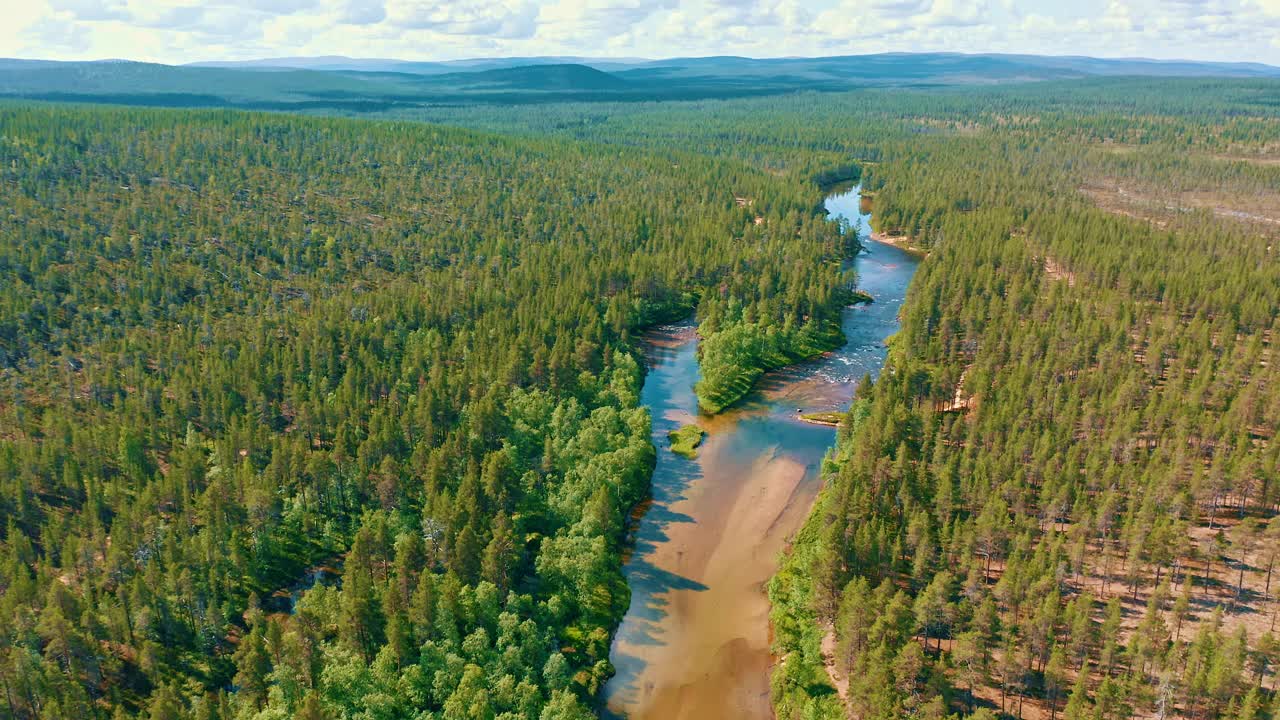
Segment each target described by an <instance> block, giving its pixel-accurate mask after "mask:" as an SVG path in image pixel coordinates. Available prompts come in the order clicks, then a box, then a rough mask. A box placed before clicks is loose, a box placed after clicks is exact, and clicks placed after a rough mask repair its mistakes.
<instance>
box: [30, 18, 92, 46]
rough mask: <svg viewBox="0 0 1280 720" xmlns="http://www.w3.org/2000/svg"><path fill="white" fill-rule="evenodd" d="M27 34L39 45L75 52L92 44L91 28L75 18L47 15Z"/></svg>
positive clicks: (32, 26) (31, 27) (33, 25)
mask: <svg viewBox="0 0 1280 720" xmlns="http://www.w3.org/2000/svg"><path fill="white" fill-rule="evenodd" d="M25 34H26V36H27V37H28V38H29V39H30V40H32V41H34V42H35V44H36V46H37V47H41V48H47V49H55V48H56V49H60V50H64V51H70V52H73V53H79V52H84V51H85V50H88V49H89V47H90V45H91V37H90V34H89V28H88V27H87V26H85V25H83V24H81V23H78V22H75V21H74V20H66V19H60V18H57V17H46V18H41V19H40V20H37V21H36V22H35V23H33V24H32V25H31V26H30V27H28V28H27V30H26V33H25Z"/></svg>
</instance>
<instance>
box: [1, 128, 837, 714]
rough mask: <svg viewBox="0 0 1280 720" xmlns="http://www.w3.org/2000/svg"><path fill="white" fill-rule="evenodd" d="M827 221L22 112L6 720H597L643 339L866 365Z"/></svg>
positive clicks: (623, 158)
mask: <svg viewBox="0 0 1280 720" xmlns="http://www.w3.org/2000/svg"><path fill="white" fill-rule="evenodd" d="M816 201H817V194H816V188H815V187H814V186H813V185H812V184H810V183H807V182H803V181H800V180H795V179H791V178H778V177H774V176H771V175H769V174H767V173H764V172H761V171H758V170H753V169H749V168H747V167H746V166H744V165H742V164H739V163H725V162H717V161H712V160H709V159H703V158H700V157H698V156H692V155H691V156H688V157H684V158H682V159H681V160H680V162H678V163H673V162H672V161H671V160H670V158H667V157H664V156H658V155H654V154H649V153H644V152H640V151H633V150H625V149H623V150H620V149H618V148H616V147H603V146H595V145H590V144H575V143H569V142H565V141H561V140H537V141H535V140H510V139H502V138H499V137H495V136H487V135H479V134H475V133H472V132H468V131H462V130H455V129H446V128H441V127H435V126H428V125H422V124H407V123H400V124H392V123H375V122H353V121H341V120H323V119H302V118H291V117H285V116H264V115H252V114H243V113H235V112H178V111H116V110H98V109H76V108H49V107H21V106H5V107H3V108H0V207H3V208H4V210H3V211H2V212H0V380H2V382H0V517H3V518H4V521H3V524H2V525H0V619H2V620H0V689H2V690H3V699H2V700H0V715H5V716H8V717H15V718H24V719H25V718H65V717H79V718H109V717H134V716H137V717H146V718H153V719H156V720H159V719H161V718H188V717H190V718H201V719H205V718H223V719H226V718H232V717H237V718H246V717H260V718H285V717H298V718H308V719H315V718H338V717H362V718H375V717H376V718H401V717H403V718H410V717H412V718H432V717H440V718H462V717H467V718H491V717H542V718H547V719H551V718H576V717H584V716H588V715H589V710H588V708H590V707H591V701H592V697H593V695H594V694H595V693H596V691H597V688H598V687H599V685H600V684H601V682H602V681H603V680H604V679H606V678H607V677H608V676H609V675H610V674H611V668H610V666H609V663H608V658H607V655H608V649H609V641H610V636H611V633H612V630H613V628H614V627H615V625H616V623H617V620H618V618H619V617H620V616H621V614H622V612H623V611H624V610H625V608H626V606H627V599H628V592H627V588H626V585H625V583H624V582H623V580H622V576H621V574H620V570H619V566H620V560H619V554H620V550H621V547H620V545H621V542H622V539H623V533H622V530H623V525H624V522H625V518H626V513H627V512H628V511H629V509H630V508H631V507H632V506H633V505H634V504H635V503H636V502H638V501H639V500H640V499H641V498H642V497H644V495H645V494H646V489H647V483H648V478H649V472H650V469H651V466H652V463H653V452H654V451H653V448H652V446H651V444H650V439H649V418H648V415H647V412H646V411H645V410H644V409H643V408H640V407H638V406H637V392H638V387H639V383H640V379H641V369H640V366H639V364H638V361H637V359H636V356H635V355H634V354H633V352H632V347H631V344H630V333H631V331H632V330H633V329H635V328H638V327H641V326H644V325H648V324H652V323H654V322H657V321H659V320H662V319H665V318H674V317H678V316H683V315H686V314H688V313H689V312H690V311H691V310H692V309H693V308H694V307H695V306H697V307H698V308H699V309H700V312H701V313H702V314H703V315H704V316H705V317H706V318H707V319H708V320H707V322H714V323H715V327H717V328H719V329H720V330H722V331H723V332H725V333H735V335H734V337H739V336H741V337H744V338H748V339H759V338H765V339H767V340H768V343H769V346H768V348H769V349H770V350H771V351H773V352H776V353H780V354H783V355H787V356H792V355H795V354H797V353H800V352H805V351H807V349H808V348H807V346H804V347H801V343H803V342H807V341H808V340H807V339H808V338H809V337H810V336H812V337H818V336H822V337H824V338H826V341H827V342H835V341H836V340H838V338H837V337H833V336H832V330H831V328H832V327H833V318H835V317H836V314H837V309H838V304H839V302H838V301H839V300H840V299H842V298H843V297H844V292H845V290H844V278H842V277H841V273H840V269H839V262H838V261H839V259H840V257H841V256H842V255H843V254H844V252H845V248H844V246H843V245H844V240H843V239H842V238H841V237H840V236H839V234H838V233H837V232H836V230H835V228H834V227H832V225H831V224H830V223H827V222H825V221H823V220H822V219H821V218H819V217H818V216H816V215H815V210H814V208H815V203H816ZM835 333H836V335H838V330H836V331H835ZM748 345H749V348H756V347H757V345H758V343H757V344H756V345H750V344H748ZM721 362H722V370H723V372H724V373H725V375H726V377H737V376H739V375H742V374H750V373H753V372H758V367H757V366H756V365H755V364H754V358H753V357H751V356H750V355H749V354H746V355H743V354H739V355H734V356H730V355H725V356H724V357H723V359H722V361H721Z"/></svg>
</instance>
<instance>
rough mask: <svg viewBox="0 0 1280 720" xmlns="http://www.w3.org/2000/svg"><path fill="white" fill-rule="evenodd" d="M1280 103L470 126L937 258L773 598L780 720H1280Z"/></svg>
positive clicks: (595, 113) (1109, 101)
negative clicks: (719, 176) (773, 207)
mask: <svg viewBox="0 0 1280 720" xmlns="http://www.w3.org/2000/svg"><path fill="white" fill-rule="evenodd" d="M1278 92H1280V88H1278V87H1277V86H1276V84H1275V83H1274V82H1268V81H1245V82H1226V81H1200V80H1168V81H1150V80H1141V81H1139V80H1133V79H1116V80H1106V81H1101V80H1098V81H1087V82H1076V83H1054V84H1041V85H1028V86H1019V87H1010V88H1000V89H991V90H975V89H966V90H965V91H963V92H960V91H936V92H901V91H900V92H894V93H887V92H860V93H850V94H846V95H827V96H799V97H794V98H788V99H787V101H786V102H785V103H781V102H778V101H775V100H751V101H737V102H733V103H714V102H703V103H696V104H688V105H684V106H681V107H671V106H658V105H649V106H630V107H624V106H620V105H614V106H602V105H591V106H586V105H578V106H551V107H545V108H540V109H538V111H536V112H531V113H525V114H523V115H520V116H516V115H514V114H510V115H506V114H502V113H490V114H488V115H486V116H484V117H480V116H478V115H476V114H472V113H469V112H467V111H439V112H437V113H434V114H433V116H434V117H437V118H440V119H446V120H449V121H451V122H458V123H464V124H476V125H483V126H486V127H491V128H498V129H503V130H506V131H510V132H520V133H548V132H549V133H556V134H561V135H567V136H573V137H577V138H581V139H591V140H595V141H606V142H615V143H619V144H624V145H641V146H651V147H659V146H666V145H678V146H680V147H687V148H699V149H701V150H702V151H704V152H706V153H709V154H714V155H727V156H732V157H734V158H737V159H740V160H743V161H746V162H748V163H749V164H752V165H754V166H756V167H760V168H763V169H767V170H769V171H771V172H773V173H776V174H779V175H792V176H808V177H816V178H818V179H834V178H838V177H841V176H846V175H851V174H857V173H858V172H859V171H858V169H857V168H856V167H854V166H855V165H860V166H861V167H862V181H863V186H864V189H865V190H866V191H867V192H868V194H873V195H874V203H873V204H874V213H875V216H874V218H873V224H874V225H875V227H876V229H877V230H879V231H880V232H881V233H882V234H884V235H886V236H898V237H903V238H907V239H909V240H910V242H911V243H912V244H913V245H916V246H919V247H923V248H926V249H928V250H929V251H930V255H929V258H928V259H927V260H926V261H925V262H924V264H923V265H922V268H921V271H920V272H919V273H918V275H917V276H916V279H915V280H914V282H913V285H912V288H911V291H910V292H909V295H908V300H907V306H906V310H905V312H904V317H903V329H902V331H901V332H900V333H899V335H898V336H897V337H896V338H895V339H894V340H893V341H892V344H891V357H890V364H889V367H888V368H887V370H886V372H885V374H884V375H883V376H882V379H881V380H880V381H879V382H877V383H875V384H874V385H873V386H871V385H869V386H867V387H866V388H865V389H864V390H863V391H862V392H861V393H860V395H859V399H858V400H857V401H856V402H855V404H854V407H853V408H852V410H851V412H850V413H849V415H848V417H847V418H846V421H845V423H844V428H843V429H842V431H841V436H840V441H839V447H838V450H837V452H836V453H835V454H834V455H833V457H832V459H831V462H830V463H829V464H828V467H827V469H826V474H827V484H828V485H827V488H826V490H825V491H824V492H823V494H822V496H821V497H820V499H819V501H818V505H817V507H816V508H815V511H814V513H813V515H812V516H811V518H810V521H809V523H808V524H807V526H806V528H805V529H804V531H803V532H802V533H801V534H800V536H799V538H798V539H797V542H796V545H795V547H794V549H793V552H792V554H791V555H790V557H789V558H788V560H787V561H786V563H785V565H784V568H783V570H782V572H781V573H780V574H779V575H778V577H777V578H776V579H775V580H774V582H773V583H772V585H771V588H770V590H771V597H772V599H773V602H774V622H775V626H774V629H775V632H776V634H777V647H778V651H779V652H780V653H781V654H782V656H783V660H782V662H781V663H780V665H779V668H778V670H777V672H776V674H775V678H774V695H775V697H774V701H775V707H776V709H777V711H778V714H779V716H780V717H782V718H787V719H791V718H814V717H845V716H848V717H854V718H898V717H904V716H909V717H910V716H928V717H942V716H946V715H949V714H954V713H959V714H977V715H982V716H986V717H990V716H991V715H992V714H994V715H1003V716H1012V717H1026V718H1053V717H1056V716H1058V715H1063V716H1066V717H1068V718H1071V719H1072V720H1076V719H1081V718H1098V719H1100V720H1101V719H1108V718H1116V719H1120V718H1127V717H1170V716H1177V717H1193V718H1232V719H1233V720H1234V719H1235V718H1248V719H1249V720H1256V719H1258V718H1263V717H1275V716H1276V714H1277V712H1278V711H1280V706H1278V705H1277V703H1280V700H1278V699H1277V693H1276V688H1277V680H1276V667H1275V666H1276V663H1277V662H1278V661H1280V643H1277V640H1276V637H1275V635H1274V633H1275V632H1276V618H1277V616H1278V614H1280V602H1278V601H1277V597H1276V594H1277V590H1276V588H1275V587H1274V585H1275V583H1273V577H1272V575H1273V571H1274V570H1275V567H1274V564H1275V563H1274V561H1275V558H1276V556H1277V554H1280V519H1277V509H1278V507H1277V502H1278V501H1280V483H1277V480H1278V479H1280V476H1278V475H1277V459H1278V455H1280V439H1278V438H1277V431H1278V430H1280V378H1277V375H1276V373H1277V370H1276V363H1275V360H1274V357H1275V355H1274V353H1275V350H1274V342H1275V338H1276V337H1277V330H1278V328H1277V323H1278V322H1280V320H1278V314H1280V254H1278V253H1280V249H1278V248H1280V205H1278V204H1277V203H1280V164H1278V162H1280V145H1278V144H1277V140H1276V138H1278V137H1280V118H1278V116H1277V108H1276V104H1275V98H1276V97H1277V93H1278Z"/></svg>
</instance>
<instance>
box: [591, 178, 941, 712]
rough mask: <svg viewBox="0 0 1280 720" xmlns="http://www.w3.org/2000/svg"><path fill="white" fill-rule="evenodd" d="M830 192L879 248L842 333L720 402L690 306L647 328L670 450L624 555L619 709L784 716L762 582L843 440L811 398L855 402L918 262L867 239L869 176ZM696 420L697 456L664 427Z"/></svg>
mask: <svg viewBox="0 0 1280 720" xmlns="http://www.w3.org/2000/svg"><path fill="white" fill-rule="evenodd" d="M825 206H826V208H827V210H828V212H829V213H830V216H831V217H832V218H833V219H838V218H846V219H848V220H849V221H850V223H852V224H853V225H854V226H856V227H857V228H858V232H859V235H860V237H862V238H863V242H864V244H865V245H866V246H867V250H866V251H864V252H863V253H860V254H859V255H858V256H857V257H856V258H854V259H853V260H852V261H851V264H852V266H853V267H854V268H855V269H856V270H857V272H858V287H859V288H860V289H862V290H864V291H866V292H868V293H870V294H871V295H872V297H874V298H875V301H874V302H873V303H871V304H867V305H857V306H852V307H850V308H848V309H847V310H846V311H845V313H844V317H843V327H844V333H845V337H846V338H847V340H848V342H847V344H846V345H845V346H844V347H842V348H840V349H839V350H836V351H833V352H831V353H829V354H827V355H825V356H823V357H821V358H818V359H815V360H812V361H809V362H805V363H801V364H798V365H795V366H793V367H790V368H787V369H786V370H783V371H779V372H774V373H769V374H768V375H766V376H765V377H764V378H763V379H762V381H761V383H760V386H759V387H758V388H757V389H756V390H755V391H754V392H753V393H752V394H751V395H750V396H748V397H747V398H746V399H745V400H744V401H743V402H741V403H739V404H738V405H735V406H734V407H733V408H731V409H729V410H728V411H726V412H724V413H722V414H720V415H717V416H715V417H707V416H699V415H698V410H697V398H696V397H695V396H694V392H693V386H694V383H696V382H697V380H698V363H697V359H696V357H695V353H696V350H697V337H696V334H695V332H694V323H693V321H692V320H689V321H685V322H683V323H677V324H674V325H669V326H665V327H662V328H657V329H655V330H653V331H651V332H650V333H648V334H647V335H646V339H645V354H646V362H647V365H648V374H647V375H646V376H645V381H644V387H643V388H642V390H641V402H642V403H644V404H645V405H646V406H648V407H649V409H650V412H651V413H652V415H653V442H654V444H655V445H656V446H657V448H658V462H657V466H656V467H655V469H654V473H653V481H652V490H651V495H652V498H651V500H650V501H649V502H648V503H646V504H645V505H644V506H642V507H641V508H640V509H639V511H638V513H637V515H638V516H639V517H638V525H637V526H636V528H635V532H634V542H633V549H632V551H631V553H630V555H629V556H628V558H627V559H626V562H625V565H624V568H623V572H624V573H625V575H626V577H627V582H628V584H629V585H630V587H631V606H630V609H629V610H628V611H627V614H626V616H625V617H624V618H623V621H622V624H621V625H620V626H619V628H618V633H617V635H616V637H615V639H614V643H613V648H612V651H611V659H612V661H613V664H614V667H615V668H616V669H617V675H616V676H614V678H613V679H611V680H610V681H609V683H608V685H606V686H605V690H604V700H605V703H606V706H607V709H608V712H609V713H610V714H612V715H614V716H616V717H626V718H630V719H631V720H676V719H678V718H698V719H699V720H713V719H715V718H735V719H740V718H771V717H772V716H773V711H772V708H771V705H770V702H769V673H770V669H771V666H772V664H773V660H774V658H773V656H772V654H771V653H770V649H769V646H770V637H769V602H768V599H767V597H766V596H765V583H766V582H768V580H769V578H770V577H771V576H772V575H773V573H774V572H775V571H776V570H777V566H778V556H779V554H780V553H781V552H782V551H783V549H784V548H785V547H786V543H787V541H788V539H789V538H790V537H791V536H792V535H793V534H794V533H795V531H796V530H797V529H798V528H799V527H800V525H801V524H802V523H803V522H804V519H805V517H806V515H807V514H808V513H809V510H810V508H811V507H812V506H813V501H814V498H815V497H816V495H817V492H818V488H819V484H820V483H819V474H818V469H819V466H820V464H821V462H822V458H823V456H824V455H825V454H826V452H827V450H828V448H830V447H831V445H832V444H833V443H834V442H835V429H834V428H831V427H825V426H821V425H813V424H809V423H806V422H803V421H802V420H800V418H799V414H800V413H799V411H800V410H803V412H806V413H808V412H817V411H822V410H843V409H845V408H847V407H848V405H849V402H850V400H851V398H852V396H853V391H854V387H855V384H856V383H857V381H858V379H859V378H861V377H862V376H863V375H864V374H866V373H870V374H871V375H872V376H873V377H874V376H875V375H876V373H877V372H878V371H879V370H880V368H881V366H882V365H883V364H884V359H885V353H886V350H885V347H884V340H885V338H887V337H888V336H889V335H891V334H893V333H894V332H896V331H897V329H898V320H897V315H898V309H899V307H900V306H901V304H902V299H903V296H904V295H905V293H906V289H907V284H908V283H909V282H910V280H911V276H912V275H913V274H914V272H915V269H916V266H917V264H918V263H919V260H918V259H917V258H915V257H913V256H911V255H910V254H908V253H906V252H904V251H902V250H899V249H898V248H896V247H893V246H891V245H886V244H882V243H878V242H874V241H871V240H869V239H868V238H869V237H870V234H871V230H870V226H869V225H868V224H867V223H868V220H869V218H870V215H866V214H862V213H861V212H860V207H859V195H858V188H857V187H855V188H853V189H852V190H849V191H848V192H843V193H838V194H835V195H832V196H830V197H828V198H827V200H826V203H825ZM695 421H696V422H697V423H698V424H699V425H701V426H702V427H703V428H704V429H705V430H706V431H707V433H708V434H707V438H706V440H705V441H704V442H703V444H702V446H701V447H700V448H699V449H698V457H697V458H696V459H693V460H689V459H685V458H683V457H680V456H678V455H676V454H674V453H672V452H671V451H670V450H669V449H668V448H669V444H668V442H667V433H668V432H669V431H671V430H674V429H676V428H678V427H680V426H681V425H685V424H688V423H691V422H695Z"/></svg>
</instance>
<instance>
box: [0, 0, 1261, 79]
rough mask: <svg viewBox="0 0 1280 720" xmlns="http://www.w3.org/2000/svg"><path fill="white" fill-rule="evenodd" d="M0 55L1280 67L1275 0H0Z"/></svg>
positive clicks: (156, 58) (179, 59)
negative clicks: (1016, 60) (963, 59)
mask: <svg viewBox="0 0 1280 720" xmlns="http://www.w3.org/2000/svg"><path fill="white" fill-rule="evenodd" d="M0 6H3V7H0V9H2V10H3V13H4V19H5V20H4V22H3V23H0V56H8V57H39V58H54V59H100V58H130V59H136V60H150V61H157V62H170V63H178V62H190V61H196V60H227V59H247V58H260V57H273V56H274V57H278V56H288V55H349V56H354V57H383V58H386V57H394V58H404V59H413V60H436V59H455V58H462V57H479V56H484V57H491V56H513V55H587V56H610V57H654V58H656V57H672V56H689V55H717V54H734V55H749V56H754V57H776V56H787V55H837V54H860V53H873V52H886V51H914V52H922V51H937V50H946V51H957V52H1015V53H1037V54H1050V55H1093V56H1097V57H1135V56H1141V57H1153V58H1170V59H1172V58H1189V59H1197V60H1230V61H1251V62H1265V63H1270V64H1273V65H1280V0H1128V1H1121V0H451V1H450V0H0Z"/></svg>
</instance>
